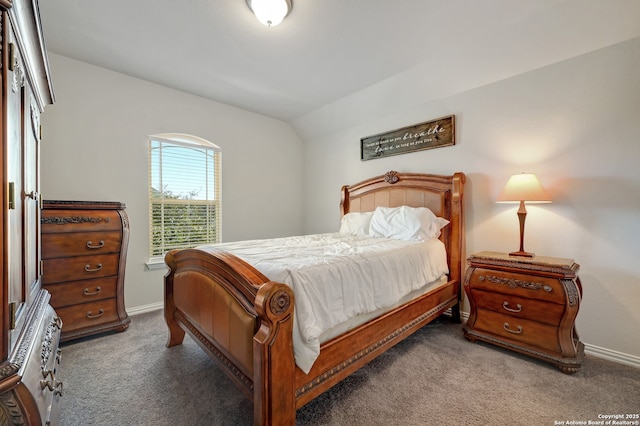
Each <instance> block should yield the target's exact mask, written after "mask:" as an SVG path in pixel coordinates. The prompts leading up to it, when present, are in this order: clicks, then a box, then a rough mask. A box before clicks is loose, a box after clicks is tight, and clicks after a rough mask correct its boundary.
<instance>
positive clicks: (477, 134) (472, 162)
mask: <svg viewBox="0 0 640 426" xmlns="http://www.w3.org/2000/svg"><path fill="white" fill-rule="evenodd" d="M638 70H640V38H638V39H634V40H631V41H629V42H625V43H621V44H618V45H615V46H612V47H609V48H606V49H602V50H599V51H596V52H592V53H590V54H586V55H583V56H580V57H576V58H573V59H570V60H567V61H564V62H561V63H558V64H555V65H551V66H548V67H545V68H542V69H539V70H535V71H532V72H528V73H525V74H521V75H518V76H516V77H512V78H508V79H506V80H502V81H499V82H496V83H493V84H490V85H486V86H483V87H479V88H476V89H473V90H467V91H464V92H462V93H459V94H457V95H454V96H449V97H444V98H441V99H437V100H428V99H429V98H428V94H427V93H424V94H423V98H424V99H426V100H425V101H423V102H422V103H420V102H416V99H419V98H420V96H421V95H422V94H421V93H419V92H418V93H416V92H413V91H412V88H413V87H415V88H417V90H419V88H421V87H429V86H433V84H425V82H423V81H421V80H420V73H419V72H410V73H406V74H405V75H403V76H399V77H396V78H393V79H390V80H388V81H385V82H382V83H380V84H379V85H377V86H373V87H370V88H368V89H365V90H363V91H361V92H359V93H356V94H354V95H352V96H350V97H347V98H345V99H342V100H340V101H339V102H336V103H335V104H333V105H329V106H327V107H325V108H323V109H321V110H318V111H316V112H314V113H311V114H309V115H308V116H305V117H302V118H301V119H299V120H297V121H296V122H295V123H294V127H295V128H296V130H297V131H298V133H299V134H300V135H303V139H304V141H305V144H306V147H305V158H306V160H305V194H306V198H305V231H306V232H308V233H312V232H325V231H330V230H335V229H337V227H338V221H339V211H338V205H339V202H340V194H339V189H340V186H341V185H342V184H345V183H356V182H358V181H360V180H362V179H365V178H367V177H370V176H375V175H379V174H383V173H385V172H386V171H388V170H398V171H405V172H431V173H444V174H451V173H453V172H456V171H462V172H465V173H466V174H467V177H468V180H467V185H466V188H465V191H466V194H465V197H466V199H465V207H466V230H467V254H471V253H473V252H477V251H483V250H496V251H512V250H516V249H517V248H518V222H517V217H516V210H517V206H516V205H510V204H496V203H495V199H496V196H497V194H498V193H499V192H500V190H501V189H502V187H503V185H504V184H505V183H506V181H507V180H508V178H509V176H510V175H512V174H514V173H519V172H522V171H525V172H532V173H536V174H537V175H538V177H539V178H540V180H541V181H542V183H543V185H545V187H546V188H547V189H548V190H549V192H550V193H551V195H552V197H553V203H552V204H543V205H531V206H530V207H529V208H528V212H529V214H528V216H527V223H526V235H525V249H527V250H529V251H533V252H536V253H537V254H539V255H547V256H557V257H567V258H573V259H575V260H576V261H577V262H578V263H579V264H580V265H581V268H580V278H581V280H582V284H583V287H584V298H583V301H582V305H581V309H580V313H579V315H578V319H577V329H578V331H579V333H580V336H581V339H582V340H583V342H585V344H587V345H588V347H590V348H591V349H592V350H597V347H602V348H606V349H607V350H608V351H609V353H612V352H611V351H614V352H620V353H621V354H619V355H620V357H621V358H622V359H632V360H633V362H639V361H640V339H638V337H637V330H638V329H640V309H638V304H639V303H640V270H639V269H638V267H637V265H638V257H639V256H640V172H639V170H640V169H639V167H638V159H639V158H640V143H639V141H640V138H639V136H640V78H639V74H638ZM432 83H435V82H432ZM395 93H403V94H410V95H409V96H407V97H406V99H407V103H406V104H403V99H398V97H397V96H395V95H394V94H395ZM363 111H364V113H363ZM449 114H455V115H456V139H457V141H456V145H455V146H454V147H445V148H438V149H433V150H427V151H421V152H416V153H410V154H404V155H399V156H394V157H388V158H383V159H376V160H370V161H364V162H362V161H360V159H359V158H360V145H359V143H360V138H362V137H365V136H369V135H374V134H378V133H381V132H384V131H388V130H392V129H396V128H399V127H404V126H408V125H411V124H416V123H420V122H423V121H428V120H430V119H434V118H438V117H441V116H445V115H449Z"/></svg>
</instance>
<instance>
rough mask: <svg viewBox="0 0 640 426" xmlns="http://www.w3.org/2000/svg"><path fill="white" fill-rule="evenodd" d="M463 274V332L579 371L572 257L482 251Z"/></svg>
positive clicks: (578, 290)
mask: <svg viewBox="0 0 640 426" xmlns="http://www.w3.org/2000/svg"><path fill="white" fill-rule="evenodd" d="M468 260H469V268H468V269H467V272H466V275H465V279H464V289H465V293H466V295H467V297H468V299H469V305H470V314H469V319H468V321H467V324H466V325H465V326H464V328H463V330H464V334H465V337H467V339H469V340H471V341H475V340H482V341H485V342H488V343H492V344H495V345H498V346H501V347H504V348H507V349H510V350H514V351H517V352H520V353H523V354H525V355H529V356H532V357H535V358H539V359H542V360H544V361H547V362H550V363H552V364H554V365H556V366H557V367H558V368H560V369H561V370H562V371H563V372H565V373H573V372H575V371H577V370H578V369H579V368H580V366H581V364H582V359H583V357H584V345H583V344H582V342H580V340H579V338H578V333H577V332H576V329H575V319H576V316H577V314H578V310H579V308H580V300H581V298H582V285H581V283H580V278H579V277H578V275H577V273H578V269H579V265H578V264H577V263H575V262H574V261H573V260H571V259H562V258H553V257H534V258H521V257H514V256H509V255H508V254H506V253H497V252H481V253H477V254H474V255H473V256H471V257H470V258H469V259H468Z"/></svg>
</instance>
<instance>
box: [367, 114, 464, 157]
mask: <svg viewBox="0 0 640 426" xmlns="http://www.w3.org/2000/svg"><path fill="white" fill-rule="evenodd" d="M455 143H456V140H455V116H454V115H449V116H446V117H442V118H438V119H436V120H432V121H426V122H424V123H420V124H414V125H412V126H407V127H403V128H401V129H396V130H391V131H389V132H385V133H380V134H377V135H373V136H367V137H365V138H362V139H360V159H361V160H372V159H374V158H383V157H389V156H391V155H398V154H406V153H409V152H414V151H422V150H425V149H433V148H441V147H444V146H451V145H455Z"/></svg>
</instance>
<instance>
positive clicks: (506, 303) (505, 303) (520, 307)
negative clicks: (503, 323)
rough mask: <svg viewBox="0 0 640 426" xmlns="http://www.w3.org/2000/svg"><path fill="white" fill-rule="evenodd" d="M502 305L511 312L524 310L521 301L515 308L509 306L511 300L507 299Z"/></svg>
mask: <svg viewBox="0 0 640 426" xmlns="http://www.w3.org/2000/svg"><path fill="white" fill-rule="evenodd" d="M502 307H503V308H504V309H505V310H506V311H509V312H515V313H518V312H520V311H522V305H521V304H519V303H518V304H517V305H516V308H515V309H513V308H510V307H509V302H507V301H506V300H505V301H504V303H502Z"/></svg>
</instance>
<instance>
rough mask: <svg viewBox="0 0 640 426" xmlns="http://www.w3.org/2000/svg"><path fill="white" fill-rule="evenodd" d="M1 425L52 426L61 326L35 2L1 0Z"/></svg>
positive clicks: (43, 63) (48, 90)
mask: <svg viewBox="0 0 640 426" xmlns="http://www.w3.org/2000/svg"><path fill="white" fill-rule="evenodd" d="M0 12H1V13H2V16H1V18H0V36H1V38H2V40H1V44H0V48H1V51H0V58H1V62H0V67H1V70H0V71H1V74H0V75H1V79H2V81H1V84H0V91H1V99H2V112H1V114H0V129H1V134H0V135H1V136H0V137H1V139H2V150H0V176H2V185H1V187H0V188H1V189H0V192H1V194H2V195H1V197H2V202H1V204H0V277H1V280H2V285H0V298H1V302H0V303H1V304H0V312H1V317H2V319H1V322H2V334H1V335H0V355H1V360H2V361H1V364H0V424H1V425H18V424H19V425H36V424H37V425H41V424H57V423H58V413H59V406H60V401H61V398H63V394H64V388H63V382H62V379H61V375H60V368H59V364H60V352H59V349H58V342H59V339H60V331H61V327H62V321H61V320H60V318H59V317H58V316H57V315H56V313H55V311H54V310H53V308H52V307H51V306H50V304H49V300H50V295H49V293H48V292H47V291H46V290H44V289H43V288H42V285H41V268H42V265H41V254H40V251H41V250H40V246H41V244H40V208H41V206H40V204H41V202H42V201H41V199H42V196H41V194H40V173H39V168H40V167H39V166H40V155H39V153H40V144H41V143H42V142H41V135H42V131H41V127H40V114H41V113H42V112H43V110H44V108H45V106H47V105H49V104H52V103H53V101H54V95H53V89H52V86H51V80H50V76H49V67H48V63H47V54H46V48H45V43H44V38H43V34H42V26H41V23H40V15H39V10H38V0H0Z"/></svg>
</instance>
